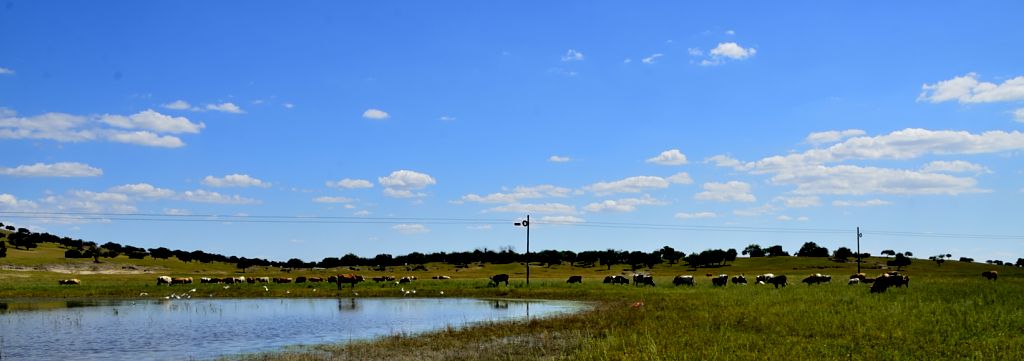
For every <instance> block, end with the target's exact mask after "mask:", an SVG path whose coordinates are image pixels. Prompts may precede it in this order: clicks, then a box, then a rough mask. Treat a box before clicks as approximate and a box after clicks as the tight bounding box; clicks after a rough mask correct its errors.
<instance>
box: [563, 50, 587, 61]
mask: <svg viewBox="0 0 1024 361" xmlns="http://www.w3.org/2000/svg"><path fill="white" fill-rule="evenodd" d="M562 61H583V53H581V52H578V51H576V50H575V49H569V51H567V52H565V55H562Z"/></svg>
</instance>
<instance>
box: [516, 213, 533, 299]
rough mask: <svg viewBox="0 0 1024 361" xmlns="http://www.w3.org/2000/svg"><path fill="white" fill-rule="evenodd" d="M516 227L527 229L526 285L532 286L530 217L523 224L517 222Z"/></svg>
mask: <svg viewBox="0 0 1024 361" xmlns="http://www.w3.org/2000/svg"><path fill="white" fill-rule="evenodd" d="M516 226H517V227H519V226H522V227H526V285H527V286H529V285H530V215H529V214H527V215H526V220H525V221H522V222H516Z"/></svg>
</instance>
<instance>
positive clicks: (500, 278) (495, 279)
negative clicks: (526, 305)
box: [487, 273, 508, 287]
mask: <svg viewBox="0 0 1024 361" xmlns="http://www.w3.org/2000/svg"><path fill="white" fill-rule="evenodd" d="M502 282H505V287H508V275H507V274H504V273H502V274H497V275H494V276H491V282H489V283H488V284H487V285H488V286H494V287H498V284H499V283H502Z"/></svg>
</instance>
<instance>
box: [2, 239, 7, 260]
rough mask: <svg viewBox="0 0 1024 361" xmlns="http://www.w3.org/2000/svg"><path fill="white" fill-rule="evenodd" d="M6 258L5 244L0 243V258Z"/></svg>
mask: <svg viewBox="0 0 1024 361" xmlns="http://www.w3.org/2000/svg"><path fill="white" fill-rule="evenodd" d="M4 257H7V242H4V241H0V258H4Z"/></svg>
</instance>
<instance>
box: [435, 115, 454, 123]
mask: <svg viewBox="0 0 1024 361" xmlns="http://www.w3.org/2000/svg"><path fill="white" fill-rule="evenodd" d="M437 119H438V120H440V121H442V122H454V121H455V120H456V118H455V117H453V116H450V115H442V116H441V117H440V118H437Z"/></svg>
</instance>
